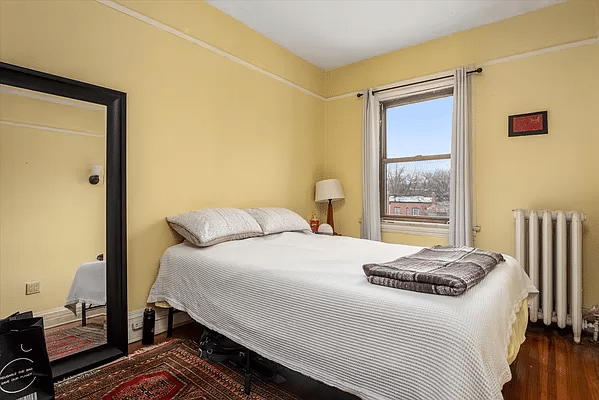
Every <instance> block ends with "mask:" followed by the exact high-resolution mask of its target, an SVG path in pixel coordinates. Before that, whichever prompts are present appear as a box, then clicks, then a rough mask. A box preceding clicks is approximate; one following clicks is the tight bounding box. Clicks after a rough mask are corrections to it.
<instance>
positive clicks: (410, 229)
mask: <svg viewBox="0 0 599 400" xmlns="http://www.w3.org/2000/svg"><path fill="white" fill-rule="evenodd" d="M381 231H382V232H393V233H406V234H408V235H422V236H436V237H442V238H446V237H449V224H439V223H434V222H416V221H414V222H412V221H390V220H381Z"/></svg>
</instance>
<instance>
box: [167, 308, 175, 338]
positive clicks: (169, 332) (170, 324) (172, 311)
mask: <svg viewBox="0 0 599 400" xmlns="http://www.w3.org/2000/svg"><path fill="white" fill-rule="evenodd" d="M173 314H175V309H174V308H173V307H171V308H169V309H168V325H167V327H166V337H171V336H173Z"/></svg>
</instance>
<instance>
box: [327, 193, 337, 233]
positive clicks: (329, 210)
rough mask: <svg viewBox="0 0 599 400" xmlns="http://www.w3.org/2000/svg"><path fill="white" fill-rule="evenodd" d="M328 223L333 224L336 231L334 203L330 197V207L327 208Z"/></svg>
mask: <svg viewBox="0 0 599 400" xmlns="http://www.w3.org/2000/svg"><path fill="white" fill-rule="evenodd" d="M327 224H329V225H331V228H333V233H334V232H335V222H333V204H332V203H331V199H329V207H328V208H327Z"/></svg>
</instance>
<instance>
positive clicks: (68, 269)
mask: <svg viewBox="0 0 599 400" xmlns="http://www.w3.org/2000/svg"><path fill="white" fill-rule="evenodd" d="M0 128H1V130H0V132H1V134H0V277H1V279H0V316H7V315H10V314H12V313H14V312H15V311H29V310H32V311H33V312H34V314H35V315H39V316H43V317H44V325H45V328H46V342H47V348H48V353H49V356H50V360H51V361H52V360H56V359H59V358H62V357H65V356H68V355H70V354H73V353H76V352H80V351H83V350H86V349H88V348H91V347H95V346H99V345H102V344H104V343H106V310H105V304H106V283H105V269H106V265H105V260H104V259H103V255H104V254H105V252H106V250H105V247H106V243H105V238H106V227H105V226H106V225H105V221H106V204H105V199H106V182H105V179H104V172H105V165H106V161H105V159H106V150H105V149H106V107H105V106H101V105H97V104H92V103H86V102H81V101H77V100H72V99H67V98H63V97H58V96H51V95H47V94H43V93H38V92H32V91H28V90H24V89H20V88H15V87H11V86H6V85H0Z"/></svg>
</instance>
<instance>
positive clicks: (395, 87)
mask: <svg viewBox="0 0 599 400" xmlns="http://www.w3.org/2000/svg"><path fill="white" fill-rule="evenodd" d="M481 72H483V69H482V68H480V67H478V68H477V69H473V70H472V71H467V72H466V74H474V73H477V74H480V73H481ZM452 76H453V75H447V76H439V77H437V78H432V79H427V80H424V81H420V82H414V83H407V84H405V85H399V86H393V87H390V88H385V89H379V90H373V91H372V93H373V94H374V93H380V92H386V91H387V90H393V89H399V88H402V87H406V86H412V85H418V84H420V83H426V82H434V81H438V80H440V79H445V78H451V77H452ZM362 96H364V93H358V94H357V97H358V98H360V97H362Z"/></svg>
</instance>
